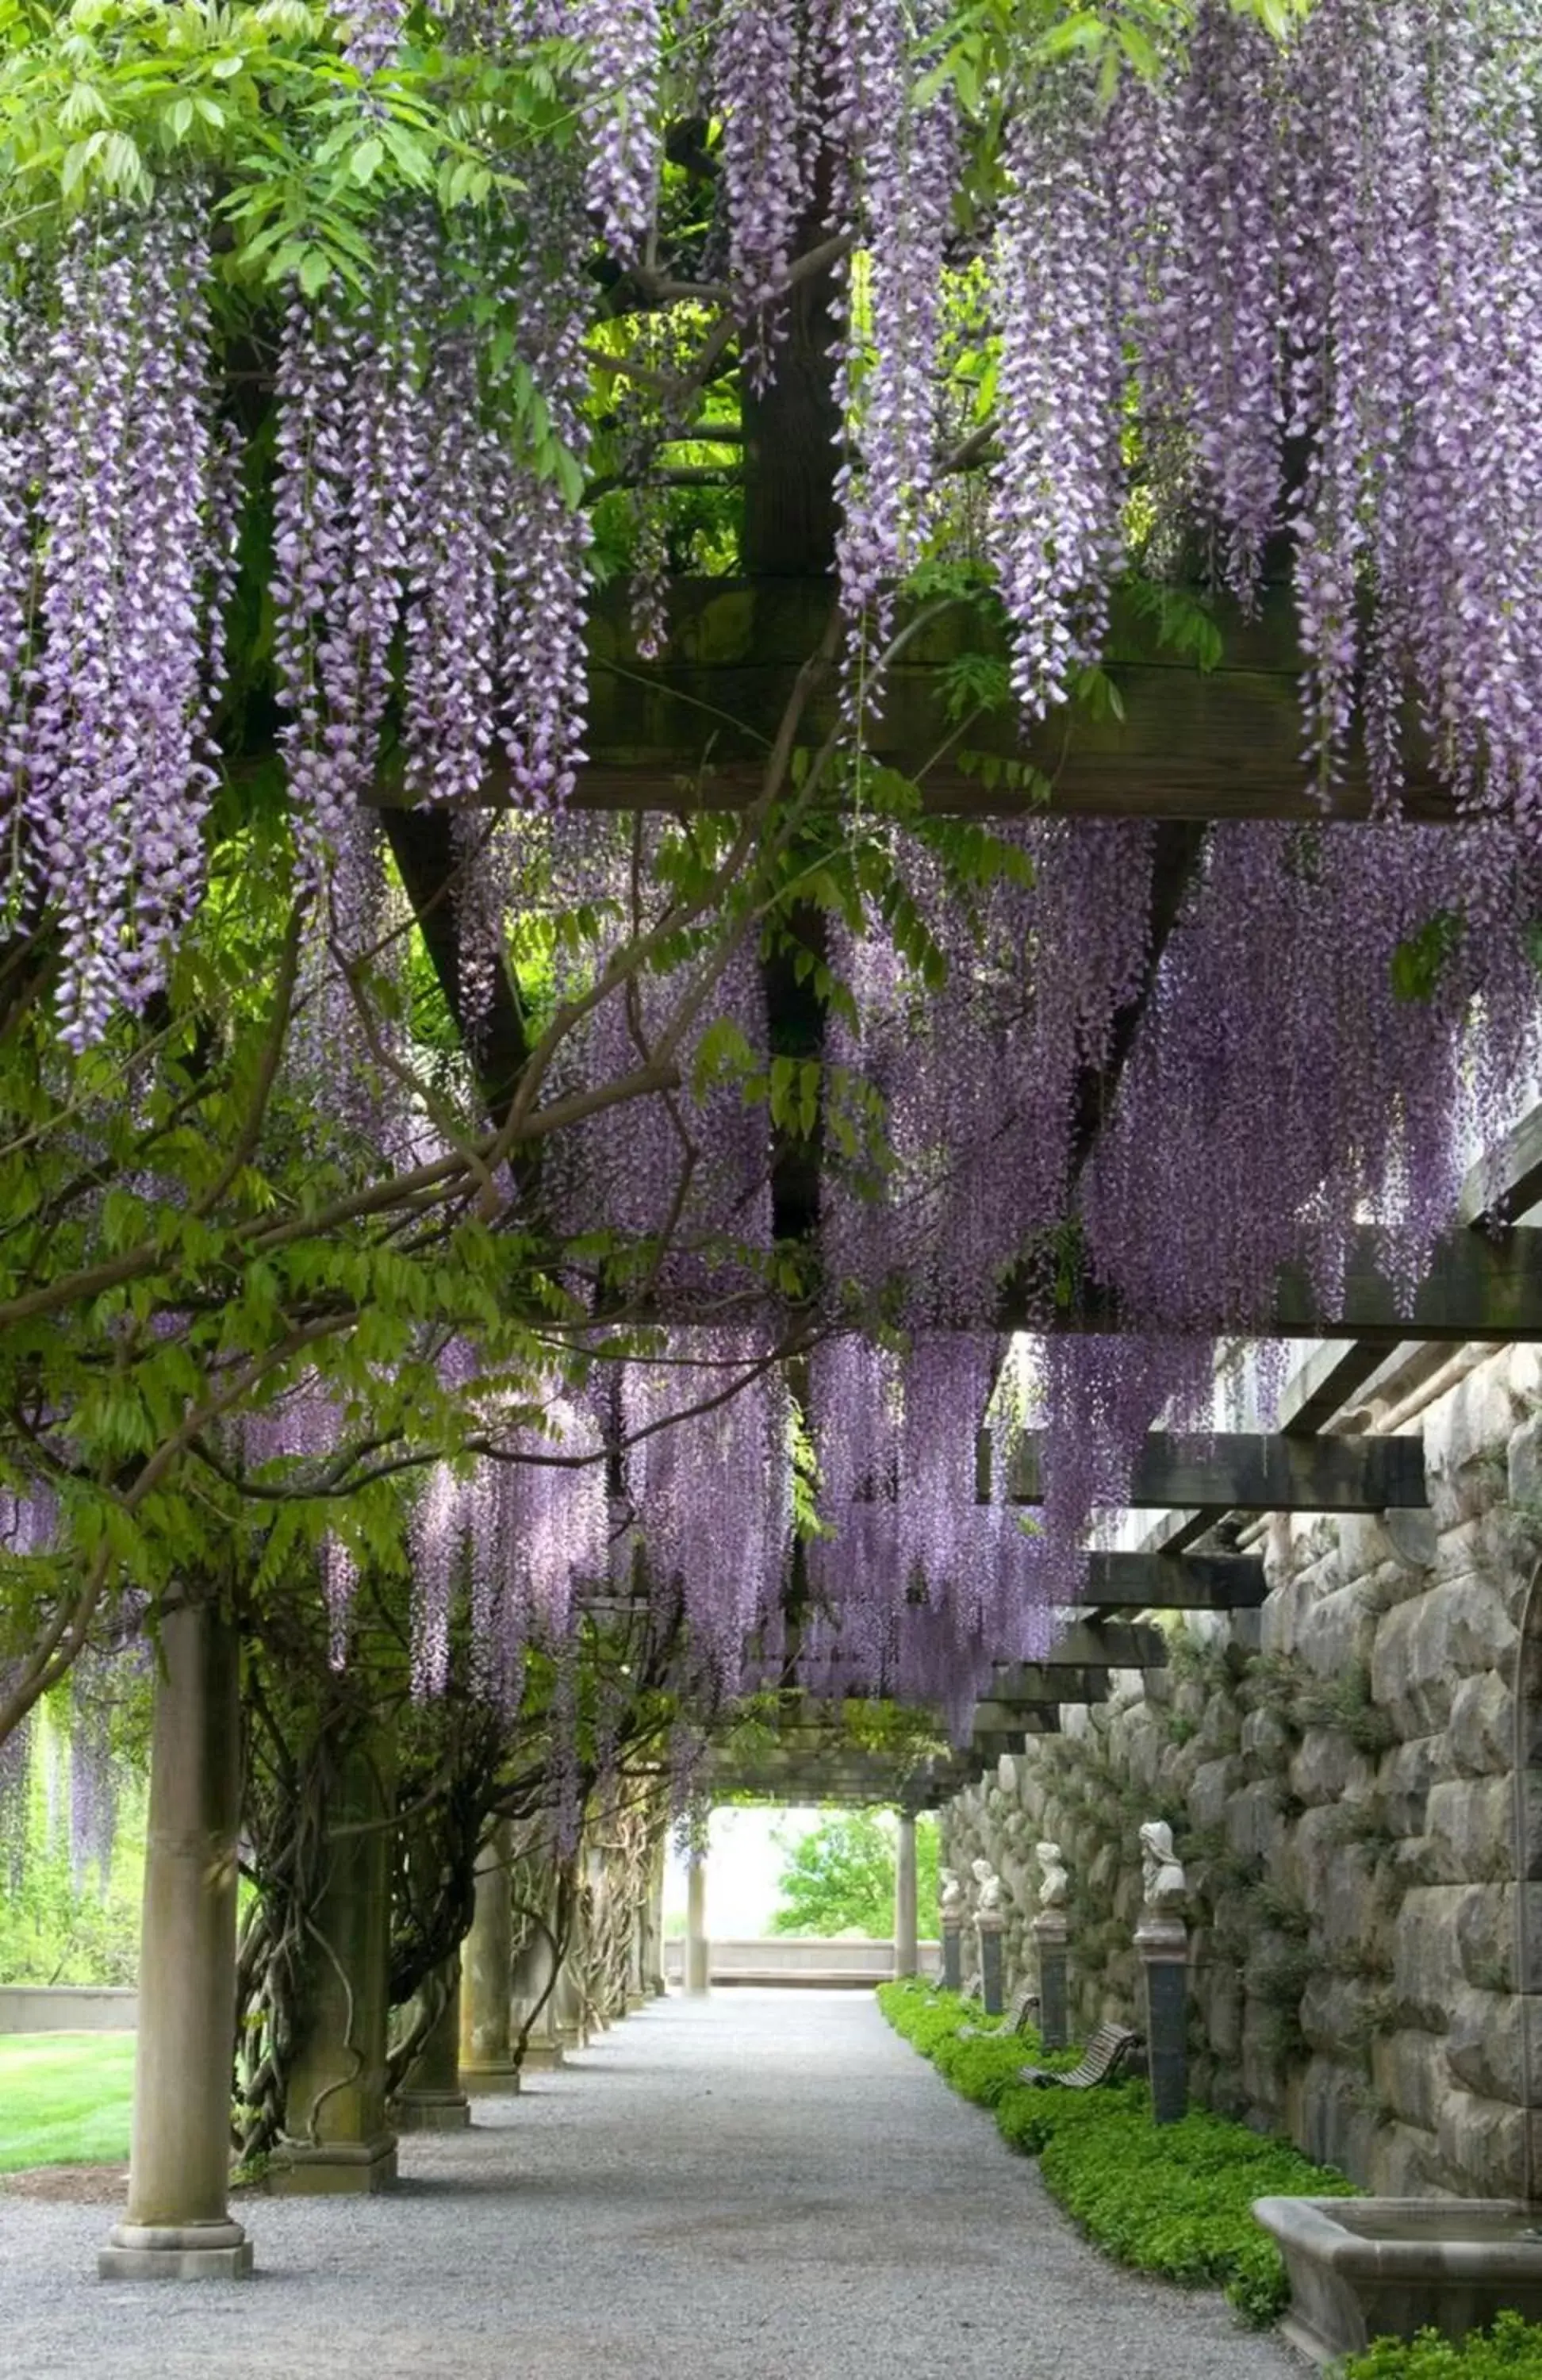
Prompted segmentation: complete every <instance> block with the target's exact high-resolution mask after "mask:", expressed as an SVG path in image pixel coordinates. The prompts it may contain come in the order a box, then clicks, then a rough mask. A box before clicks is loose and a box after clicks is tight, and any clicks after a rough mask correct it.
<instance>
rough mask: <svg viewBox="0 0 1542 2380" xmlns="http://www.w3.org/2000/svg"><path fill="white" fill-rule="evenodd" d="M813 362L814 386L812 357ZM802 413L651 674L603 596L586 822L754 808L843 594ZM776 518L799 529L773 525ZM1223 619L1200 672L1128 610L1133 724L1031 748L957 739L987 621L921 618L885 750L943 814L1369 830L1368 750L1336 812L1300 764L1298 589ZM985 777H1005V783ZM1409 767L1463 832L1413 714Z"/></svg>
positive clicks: (616, 603)
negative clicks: (727, 553)
mask: <svg viewBox="0 0 1542 2380" xmlns="http://www.w3.org/2000/svg"><path fill="white" fill-rule="evenodd" d="M810 360H811V362H813V363H814V364H815V367H816V369H815V370H814V371H813V372H811V373H810V375H809V379H810V383H812V382H813V381H814V380H815V379H817V378H818V361H819V359H818V358H814V357H812V356H811V358H810ZM794 394H796V392H794ZM777 395H781V375H780V374H779V377H778V382H777V383H773V400H772V404H771V406H770V407H768V408H767V411H768V416H770V415H771V413H773V412H775V411H776V410H778V409H780V411H781V412H782V413H783V414H786V412H787V409H788V406H789V405H790V404H791V403H792V398H791V397H784V398H783V402H782V404H781V407H780V408H778V407H777V406H776V404H775V398H776V396H777ZM810 403H813V400H810ZM803 410H804V412H808V406H807V405H806V406H805V407H804V408H803ZM814 411H815V412H817V411H818V406H817V404H814ZM809 418H810V419H812V414H810V416H809ZM801 420H802V415H801V414H800V415H799V417H798V420H797V421H793V420H787V421H783V420H772V419H769V418H768V420H767V422H766V423H765V424H763V425H761V427H760V430H759V434H758V435H757V437H756V438H755V440H754V441H753V442H752V444H751V447H750V449H749V450H748V454H747V461H748V464H749V466H750V469H749V478H748V480H747V497H753V496H754V495H755V493H756V492H757V491H759V490H762V489H763V492H764V501H763V502H761V503H760V504H759V506H758V508H757V510H756V515H755V520H754V522H753V523H752V524H751V527H752V530H753V535H752V539H751V547H750V553H751V561H752V565H753V564H754V563H755V561H756V560H757V558H759V567H760V568H761V570H762V571H763V573H764V575H762V576H759V577H754V576H752V577H746V578H739V579H723V578H707V579H682V580H678V581H676V582H675V583H674V586H673V587H672V588H671V589H670V590H669V597H668V604H669V636H668V640H667V643H666V646H665V649H664V651H663V654H662V657H661V658H660V659H658V660H656V661H652V662H650V661H647V660H644V659H643V658H642V657H641V656H640V655H639V654H638V652H637V648H636V645H635V643H634V641H633V636H632V625H631V618H630V600H629V594H628V590H627V589H626V588H625V586H623V585H620V584H616V585H613V586H611V587H608V588H605V589H601V590H600V592H599V593H598V595H597V596H596V598H595V601H594V605H593V610H592V613H591V618H590V630H589V650H590V662H591V666H590V680H589V697H590V698H589V723H588V727H587V731H586V735H585V748H586V750H587V751H588V753H589V764H588V766H587V767H586V768H585V769H583V770H582V771H580V774H579V780H578V785H577V794H576V795H575V798H576V800H577V803H578V805H579V806H580V807H586V808H594V809H612V810H624V811H625V810H638V809H662V810H678V809H680V808H682V807H710V808H725V809H732V808H735V807H741V806H742V805H743V804H744V803H746V802H747V801H748V800H750V799H751V798H752V797H753V796H754V795H755V793H756V791H757V790H758V788H759V782H760V773H761V770H762V768H763V765H764V755H765V753H766V750H767V748H768V747H769V746H770V745H771V742H772V741H773V740H774V737H775V735H776V730H777V725H778V722H780V720H781V717H782V714H783V710H784V708H785V705H786V702H787V698H788V696H789V694H790V693H791V690H792V686H793V682H794V679H795V676H796V674H797V672H798V671H799V669H801V668H802V667H803V665H804V663H805V662H807V659H808V657H809V655H810V654H811V653H813V652H815V651H816V650H818V648H819V645H820V639H821V637H822V636H823V635H824V632H825V627H826V625H827V623H828V620H829V617H830V607H831V604H832V600H833V589H832V581H831V579H830V577H828V576H827V575H825V572H826V569H827V567H828V560H827V556H826V553H824V551H823V550H822V549H823V548H824V544H825V540H826V538H827V536H828V534H829V527H830V518H831V517H832V515H830V513H829V510H828V506H827V505H826V504H825V503H824V497H823V488H822V481H823V480H824V478H825V476H826V472H825V452H826V451H828V452H829V453H833V451H834V449H833V446H831V445H829V443H828V441H826V440H818V441H816V440H814V439H812V438H810V439H809V440H808V442H807V443H808V444H809V445H810V446H811V447H813V448H815V450H816V453H815V463H814V468H812V469H809V468H803V469H798V468H792V469H790V470H789V469H788V468H785V459H784V458H785V450H786V448H787V447H789V446H792V447H794V448H795V446H796V444H797V443H799V434H800V433H799V423H800V422H801ZM816 481H819V482H820V483H821V484H820V485H818V486H816V485H815V484H814V483H815V482H816ZM806 483H807V484H806ZM810 490H811V491H812V492H810ZM783 516H785V518H786V526H785V528H784V529H781V530H779V529H778V528H777V524H778V521H779V520H780V519H781V518H782V517H783ZM1216 616H1217V625H1218V626H1219V627H1220V634H1221V637H1222V641H1223V646H1224V651H1223V655H1222V659H1221V662H1220V666H1219V667H1218V668H1216V669H1215V670H1213V671H1211V672H1209V673H1208V674H1206V673H1202V672H1201V671H1200V670H1199V669H1197V668H1196V666H1195V665H1194V664H1193V662H1187V661H1184V660H1182V659H1180V658H1178V657H1176V656H1174V655H1173V654H1172V652H1171V651H1169V650H1165V649H1164V648H1163V646H1162V644H1161V643H1160V637H1159V635H1158V632H1157V630H1156V628H1155V627H1154V625H1153V623H1152V620H1151V618H1150V615H1149V613H1141V612H1140V611H1138V610H1136V609H1135V607H1133V606H1132V605H1130V604H1129V603H1127V602H1123V601H1120V602H1117V603H1116V605H1115V611H1114V617H1113V624H1112V632H1111V637H1110V641H1109V646H1108V650H1107V656H1106V664H1105V665H1106V667H1107V668H1108V669H1109V670H1110V672H1111V674H1112V675H1113V677H1114V679H1115V682H1116V683H1117V685H1118V687H1119V692H1120V698H1121V704H1122V708H1123V718H1122V719H1114V718H1111V717H1106V716H1105V717H1101V718H1094V717H1092V716H1090V715H1088V714H1087V713H1084V712H1077V711H1075V710H1059V711H1057V712H1055V713H1054V714H1052V715H1051V717H1050V718H1049V719H1048V720H1046V721H1045V722H1043V724H1042V725H1041V726H1040V727H1038V728H1037V729H1036V730H1034V731H1033V732H1032V733H1031V734H1029V735H1024V733H1023V731H1022V728H1021V725H1020V722H1019V721H1018V719H1017V717H1016V714H1015V709H1014V707H1013V706H1009V707H1008V708H1007V709H1006V710H1003V711H999V712H992V713H990V714H986V715H982V716H981V717H979V718H977V719H976V720H975V721H974V722H972V723H971V724H970V725H969V727H968V728H967V730H966V732H965V734H964V735H962V736H960V735H959V734H958V731H957V727H956V723H955V722H953V721H952V720H951V719H950V718H949V716H948V713H947V710H946V707H945V703H944V699H943V681H942V676H941V673H942V671H943V670H944V669H945V667H946V665H947V664H948V663H949V662H952V661H954V660H956V659H957V658H958V656H959V654H960V653H961V652H962V651H964V650H968V649H974V650H978V646H979V631H978V625H977V622H976V621H974V620H973V619H972V618H971V617H970V616H969V615H967V613H965V608H964V607H962V606H960V607H959V608H958V609H957V610H955V611H954V612H952V613H944V614H943V615H941V617H939V618H937V619H935V620H934V621H932V622H929V624H928V625H927V626H926V627H925V628H924V629H923V630H922V631H921V632H920V633H919V634H918V635H917V637H916V638H915V639H914V641H913V642H912V643H911V644H910V645H909V646H908V647H907V648H906V650H905V653H904V655H903V657H902V658H901V659H900V660H899V661H898V662H895V663H894V664H893V665H892V668H891V670H890V672H889V674H888V677H887V680H886V684H885V692H884V703H883V716H882V718H881V720H880V721H879V722H875V725H874V729H873V750H874V757H875V759H877V760H878V761H879V762H880V764H882V765H885V766H891V767H893V768H897V769H899V770H900V771H902V773H904V774H905V775H906V776H909V777H912V778H918V780H919V783H920V785H921V790H922V797H923V801H924V802H925V805H926V807H927V808H928V809H929V811H931V812H933V813H938V814H941V813H952V814H960V815H970V816H989V815H996V816H1005V815H1011V814H1015V813H1020V812H1024V811H1028V810H1033V809H1040V810H1042V809H1045V808H1048V809H1049V810H1050V812H1051V813H1052V814H1055V815H1060V816H1064V817H1075V818H1141V819H1170V820H1208V819H1300V820H1319V819H1321V818H1323V817H1324V816H1329V817H1333V818H1367V817H1368V816H1369V815H1370V813H1371V807H1372V801H1371V791H1370V783H1369V776H1368V772H1367V771H1366V763H1365V754H1364V749H1363V746H1362V744H1361V742H1360V739H1359V737H1358V735H1356V739H1355V743H1354V748H1353V749H1352V751H1351V753H1350V756H1349V759H1348V763H1347V766H1346V768H1345V771H1344V775H1343V779H1342V783H1338V784H1336V785H1335V786H1334V788H1333V790H1332V794H1331V795H1330V802H1329V807H1328V808H1327V810H1326V811H1325V810H1324V808H1323V807H1322V803H1321V798H1320V794H1319V791H1318V789H1317V787H1316V786H1315V785H1314V784H1313V783H1312V781H1311V779H1310V776H1309V773H1308V771H1307V770H1306V769H1305V766H1304V764H1303V761H1302V758H1301V709H1300V686H1301V674H1302V654H1301V650H1300V644H1299V639H1298V637H1297V632H1296V625H1295V614H1294V603H1293V597H1292V593H1291V590H1290V589H1289V588H1288V587H1284V586H1280V587H1275V588H1271V589H1268V590H1267V591H1266V594H1265V598H1264V601H1263V604H1262V607H1261V609H1260V611H1259V613H1258V614H1257V617H1256V618H1253V619H1248V618H1245V616H1244V615H1243V614H1242V613H1240V612H1239V611H1238V610H1237V608H1236V607H1235V606H1234V605H1229V604H1226V603H1221V604H1220V605H1219V606H1218V607H1217V615H1216ZM1003 650H1004V649H1003ZM838 703H839V689H838V687H837V686H836V685H835V683H834V681H833V675H832V681H831V683H830V684H829V685H827V686H825V687H824V688H823V689H822V690H821V691H820V692H819V693H818V695H817V696H816V698H815V700H814V703H813V705H812V707H811V709H810V710H809V713H808V716H807V722H806V728H805V740H806V741H807V742H808V743H810V744H817V743H819V742H820V741H821V740H822V739H823V737H824V735H825V734H826V733H827V732H828V730H829V728H830V727H831V726H832V724H833V722H834V721H835V718H836V715H837V706H838ZM961 750H963V751H966V752H969V753H971V754H973V755H977V756H978V758H979V759H980V760H981V761H983V762H984V763H985V764H986V765H985V768H984V770H983V771H982V770H981V769H980V768H979V767H978V766H973V767H969V768H965V767H964V766H962V765H961V764H960V761H959V758H958V755H959V753H960V751H961ZM940 754H941V755H943V756H945V757H942V758H938V756H939V755H940ZM991 763H995V764H998V765H997V771H996V773H995V775H994V780H993V781H992V775H991V770H990V764H991ZM1014 764H1015V768H1014ZM1404 769H1405V792H1404V807H1405V812H1406V814H1407V815H1408V816H1409V817H1411V818H1413V819H1415V820H1426V821H1428V822H1431V823H1444V822H1448V821H1450V820H1451V819H1452V818H1453V817H1454V815H1455V811H1454V805H1453V803H1452V800H1451V795H1450V793H1449V791H1448V789H1447V788H1446V787H1445V786H1443V785H1442V783H1440V781H1439V778H1438V777H1437V776H1436V774H1435V771H1434V770H1433V768H1432V766H1431V764H1430V759H1429V755H1428V751H1427V747H1426V746H1425V744H1424V743H1423V741H1422V739H1421V737H1420V735H1419V734H1418V731H1417V728H1416V725H1415V722H1414V721H1413V719H1412V716H1411V717H1410V720H1409V722H1408V723H1407V725H1406V728H1405V733H1404ZM1002 770H1005V771H1006V772H1007V773H1006V774H1002V773H1001V771H1002ZM1024 771H1031V772H1032V774H1031V776H1026V775H1025V774H1024V773H1023V772H1024ZM1008 775H1012V776H1014V782H1012V783H1009V782H1007V777H1008ZM506 797H507V783H506V780H505V779H504V778H503V777H502V776H501V775H500V773H499V772H498V771H490V774H489V777H488V781H487V785H486V799H487V800H488V801H489V802H492V803H496V802H501V801H503V800H504V799H506ZM376 798H377V799H378V800H379V801H380V802H381V803H382V805H389V804H391V803H393V802H396V801H399V800H400V799H401V798H402V793H401V787H400V784H399V783H393V782H392V781H391V780H390V779H389V778H388V779H386V780H385V781H384V782H382V784H381V785H380V787H379V789H378V791H377V795H376Z"/></svg>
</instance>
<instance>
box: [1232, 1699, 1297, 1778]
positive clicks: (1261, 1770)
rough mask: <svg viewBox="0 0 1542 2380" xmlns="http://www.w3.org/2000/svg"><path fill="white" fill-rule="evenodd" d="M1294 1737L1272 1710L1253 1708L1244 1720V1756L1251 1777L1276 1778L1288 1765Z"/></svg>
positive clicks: (1245, 1769) (1246, 1768)
mask: <svg viewBox="0 0 1542 2380" xmlns="http://www.w3.org/2000/svg"><path fill="white" fill-rule="evenodd" d="M1293 1741H1294V1738H1293V1736H1292V1734H1291V1732H1290V1730H1289V1729H1288V1728H1286V1727H1285V1726H1284V1725H1283V1724H1282V1722H1281V1720H1280V1719H1278V1718H1276V1717H1275V1715H1274V1713H1273V1712H1272V1711H1271V1710H1268V1709H1264V1710H1250V1711H1249V1712H1248V1713H1247V1715H1246V1717H1245V1719H1244V1720H1243V1723H1242V1758H1243V1767H1244V1771H1245V1774H1246V1775H1247V1776H1249V1777H1273V1776H1277V1775H1278V1774H1279V1772H1280V1771H1281V1769H1282V1768H1283V1767H1285V1766H1286V1763H1287V1762H1288V1761H1289V1759H1290V1756H1291V1745H1292V1743H1293Z"/></svg>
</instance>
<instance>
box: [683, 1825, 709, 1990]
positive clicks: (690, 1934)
mask: <svg viewBox="0 0 1542 2380" xmlns="http://www.w3.org/2000/svg"><path fill="white" fill-rule="evenodd" d="M710 1979H711V1947H710V1944H709V1942H708V1939H707V1854H706V1852H702V1851H698V1850H696V1849H694V1848H693V1850H692V1852H691V1854H690V1858H689V1861H688V1863H687V1864H686V1991H687V1992H696V1993H699V1992H704V1991H705V1990H706V1989H707V1986H708V1985H709V1983H710Z"/></svg>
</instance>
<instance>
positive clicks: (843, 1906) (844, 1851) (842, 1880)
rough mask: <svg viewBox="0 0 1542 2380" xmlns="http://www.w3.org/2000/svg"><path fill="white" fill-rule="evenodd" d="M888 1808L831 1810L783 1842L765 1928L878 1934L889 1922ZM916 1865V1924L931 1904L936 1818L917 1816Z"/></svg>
mask: <svg viewBox="0 0 1542 2380" xmlns="http://www.w3.org/2000/svg"><path fill="white" fill-rule="evenodd" d="M898 1831H899V1828H898V1821H897V1819H896V1818H895V1817H894V1815H893V1814H892V1812H890V1811H878V1810H841V1811H832V1812H830V1813H828V1814H827V1815H825V1816H824V1817H823V1818H821V1820H820V1824H819V1825H818V1826H817V1827H815V1828H813V1829H812V1830H811V1831H810V1832H809V1833H808V1834H806V1835H803V1836H800V1837H799V1838H797V1840H793V1841H789V1840H787V1839H786V1837H785V1836H782V1837H779V1839H778V1840H779V1841H780V1842H781V1846H782V1849H783V1852H784V1853H785V1858H784V1861H783V1869H782V1874H781V1876H779V1878H778V1879H777V1889H778V1891H779V1892H780V1894H781V1896H782V1898H781V1900H780V1902H779V1903H778V1906H777V1908H776V1909H775V1911H774V1912H773V1913H772V1916H771V1932H772V1933H773V1934H818V1935H825V1936H829V1935H832V1934H866V1935H868V1936H870V1937H873V1938H874V1939H875V1940H882V1939H883V1938H884V1937H886V1936H888V1935H890V1934H892V1931H893V1926H894V1846H895V1841H896V1839H897V1836H898ZM916 1854H917V1856H916V1866H917V1899H918V1901H919V1907H920V1919H921V1930H922V1932H923V1933H925V1932H927V1931H928V1930H929V1920H930V1916H931V1913H932V1912H933V1910H935V1908H936V1906H937V1867H938V1839H937V1821H936V1819H935V1818H931V1817H922V1818H920V1819H918V1820H917V1828H916Z"/></svg>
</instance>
